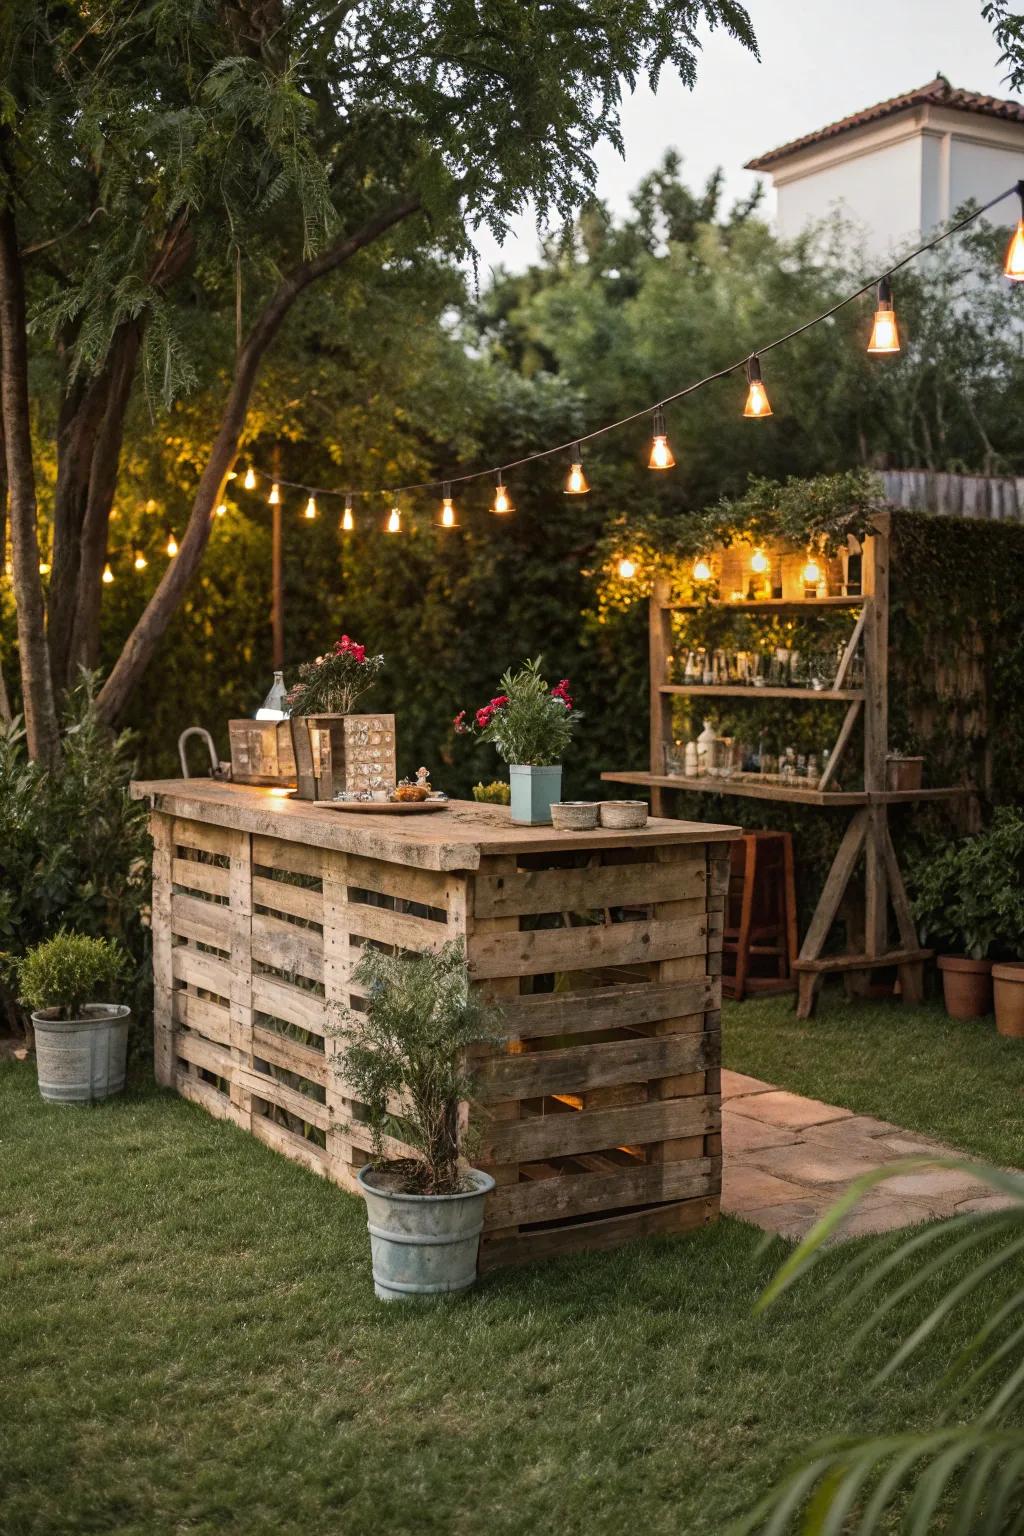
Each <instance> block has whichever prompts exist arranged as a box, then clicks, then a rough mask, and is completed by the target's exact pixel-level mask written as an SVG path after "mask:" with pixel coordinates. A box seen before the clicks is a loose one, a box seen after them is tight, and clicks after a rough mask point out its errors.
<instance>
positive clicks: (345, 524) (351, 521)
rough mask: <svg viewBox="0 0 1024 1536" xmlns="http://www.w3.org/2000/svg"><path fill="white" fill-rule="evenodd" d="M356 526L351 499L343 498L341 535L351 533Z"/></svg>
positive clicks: (348, 497) (349, 497)
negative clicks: (343, 508)
mask: <svg viewBox="0 0 1024 1536" xmlns="http://www.w3.org/2000/svg"><path fill="white" fill-rule="evenodd" d="M355 526H356V520H355V515H354V513H353V511H352V497H351V496H346V497H345V510H344V512H343V513H342V514H341V531H342V533H352V532H353V530H354V529H355Z"/></svg>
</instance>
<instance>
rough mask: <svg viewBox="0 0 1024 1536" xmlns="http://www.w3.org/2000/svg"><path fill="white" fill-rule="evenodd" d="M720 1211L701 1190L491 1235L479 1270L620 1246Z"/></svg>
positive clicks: (694, 1224)
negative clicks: (640, 1207)
mask: <svg viewBox="0 0 1024 1536" xmlns="http://www.w3.org/2000/svg"><path fill="white" fill-rule="evenodd" d="M717 1215H718V1197H717V1196H714V1195H702V1196H698V1197H697V1198H696V1199H695V1200H682V1201H678V1202H674V1203H672V1204H669V1205H653V1206H650V1207H649V1208H648V1209H647V1210H644V1211H631V1212H629V1213H628V1214H627V1215H619V1216H609V1217H606V1218H605V1219H604V1220H603V1221H580V1222H574V1223H573V1224H572V1225H571V1226H566V1227H548V1228H544V1229H541V1230H540V1231H538V1232H530V1231H526V1232H522V1231H520V1232H519V1233H517V1234H516V1236H515V1237H505V1238H490V1239H488V1237H487V1235H486V1233H485V1235H484V1241H483V1242H482V1243H481V1244H480V1272H481V1274H484V1273H486V1272H488V1271H489V1270H492V1269H501V1268H504V1267H505V1266H506V1265H509V1264H532V1263H535V1262H537V1261H539V1260H541V1259H554V1258H558V1257H560V1256H561V1255H562V1254H566V1253H598V1252H605V1251H606V1250H607V1249H609V1248H618V1247H619V1245H620V1244H621V1243H628V1242H632V1241H634V1240H635V1239H636V1238H640V1237H656V1236H660V1235H665V1234H667V1233H678V1232H692V1231H694V1230H695V1229H696V1228H698V1227H703V1226H706V1225H707V1223H708V1222H709V1221H713V1220H714V1219H715V1217H716V1216H717Z"/></svg>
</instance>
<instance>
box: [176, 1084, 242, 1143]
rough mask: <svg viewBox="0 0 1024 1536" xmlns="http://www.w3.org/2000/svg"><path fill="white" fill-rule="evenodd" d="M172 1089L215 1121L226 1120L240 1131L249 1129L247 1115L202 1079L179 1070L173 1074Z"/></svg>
mask: <svg viewBox="0 0 1024 1536" xmlns="http://www.w3.org/2000/svg"><path fill="white" fill-rule="evenodd" d="M174 1087H175V1088H176V1089H177V1091H178V1092H179V1093H180V1094H181V1096H182V1098H183V1099H188V1100H190V1102H191V1103H193V1104H198V1105H199V1106H200V1107H201V1108H202V1109H205V1110H206V1113H207V1114H208V1115H212V1116H213V1117H214V1119H215V1120H228V1121H230V1122H231V1124H232V1125H237V1126H238V1127H239V1128H240V1129H241V1130H246V1131H247V1130H248V1129H249V1117H248V1115H243V1114H242V1113H241V1112H240V1111H239V1110H238V1109H236V1108H235V1106H234V1104H232V1102H231V1100H230V1099H229V1097H228V1095H227V1094H226V1093H221V1092H220V1090H219V1089H217V1088H215V1087H214V1085H213V1084H212V1083H207V1082H205V1081H204V1080H203V1078H201V1077H193V1076H192V1074H191V1073H190V1072H182V1071H181V1070H180V1069H179V1070H178V1071H176V1072H175V1074H174Z"/></svg>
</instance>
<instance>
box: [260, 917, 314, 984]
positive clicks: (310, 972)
mask: <svg viewBox="0 0 1024 1536" xmlns="http://www.w3.org/2000/svg"><path fill="white" fill-rule="evenodd" d="M252 957H253V959H254V960H258V961H259V962H260V964H261V965H272V966H274V967H275V969H277V970H279V971H291V972H292V973H293V974H294V975H296V976H305V977H307V979H308V980H309V981H323V979H324V957H323V942H322V940H321V938H320V935H319V934H316V933H314V932H313V930H312V929H311V928H296V926H295V924H294V923H286V922H285V921H284V920H283V919H282V918H279V917H267V916H266V914H265V913H263V912H254V913H253V916H252Z"/></svg>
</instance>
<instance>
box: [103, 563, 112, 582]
mask: <svg viewBox="0 0 1024 1536" xmlns="http://www.w3.org/2000/svg"><path fill="white" fill-rule="evenodd" d="M113 579H114V573H113V571H112V570H111V569H110V564H109V562H108V563H107V564H106V565H105V566H104V567H103V585H104V586H105V587H109V586H110V583H111V582H112V581H113Z"/></svg>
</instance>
